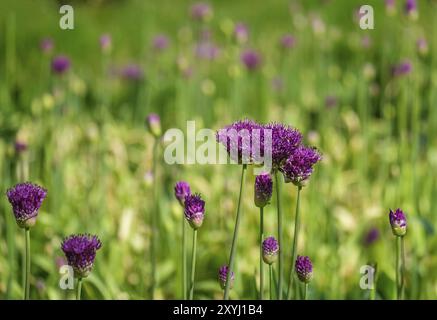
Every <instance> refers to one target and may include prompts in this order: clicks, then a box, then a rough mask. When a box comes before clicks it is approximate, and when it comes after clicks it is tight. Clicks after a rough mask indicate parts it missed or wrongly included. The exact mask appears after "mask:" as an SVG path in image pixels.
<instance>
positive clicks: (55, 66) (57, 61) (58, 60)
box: [52, 56, 70, 74]
mask: <svg viewBox="0 0 437 320" xmlns="http://www.w3.org/2000/svg"><path fill="white" fill-rule="evenodd" d="M68 69H70V59H68V57H66V56H57V57H54V58H53V60H52V71H53V72H54V73H57V74H63V73H65V72H66V71H68Z"/></svg>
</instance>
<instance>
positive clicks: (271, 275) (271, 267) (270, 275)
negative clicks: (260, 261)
mask: <svg viewBox="0 0 437 320" xmlns="http://www.w3.org/2000/svg"><path fill="white" fill-rule="evenodd" d="M269 278H270V300H273V266H272V265H271V264H269Z"/></svg>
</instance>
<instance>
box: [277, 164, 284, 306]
mask: <svg viewBox="0 0 437 320" xmlns="http://www.w3.org/2000/svg"><path fill="white" fill-rule="evenodd" d="M275 182H276V202H277V208H278V245H279V275H278V277H279V281H278V300H282V279H283V273H284V271H283V270H284V264H283V258H284V255H283V254H282V252H283V250H282V244H283V241H282V239H283V238H282V209H281V185H280V183H279V178H278V171H277V170H276V171H275Z"/></svg>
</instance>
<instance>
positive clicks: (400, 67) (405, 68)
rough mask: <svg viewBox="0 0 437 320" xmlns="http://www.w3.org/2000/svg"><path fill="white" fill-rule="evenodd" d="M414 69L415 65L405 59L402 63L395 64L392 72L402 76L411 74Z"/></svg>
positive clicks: (396, 75)
mask: <svg viewBox="0 0 437 320" xmlns="http://www.w3.org/2000/svg"><path fill="white" fill-rule="evenodd" d="M412 70H413V66H412V64H411V62H410V61H408V60H404V61H402V62H401V63H398V64H396V65H394V66H393V67H392V69H391V74H392V76H393V77H400V76H404V75H407V74H410V73H411V71H412Z"/></svg>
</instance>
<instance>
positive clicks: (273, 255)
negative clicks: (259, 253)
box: [263, 237, 279, 264]
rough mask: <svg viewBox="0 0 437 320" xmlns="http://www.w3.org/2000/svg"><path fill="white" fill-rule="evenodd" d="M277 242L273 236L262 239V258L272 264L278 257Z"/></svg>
mask: <svg viewBox="0 0 437 320" xmlns="http://www.w3.org/2000/svg"><path fill="white" fill-rule="evenodd" d="M278 253H279V244H278V241H276V239H275V238H274V237H268V238H266V239H265V240H264V241H263V260H264V262H265V263H267V264H272V263H273V262H275V261H276V259H277V258H278Z"/></svg>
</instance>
